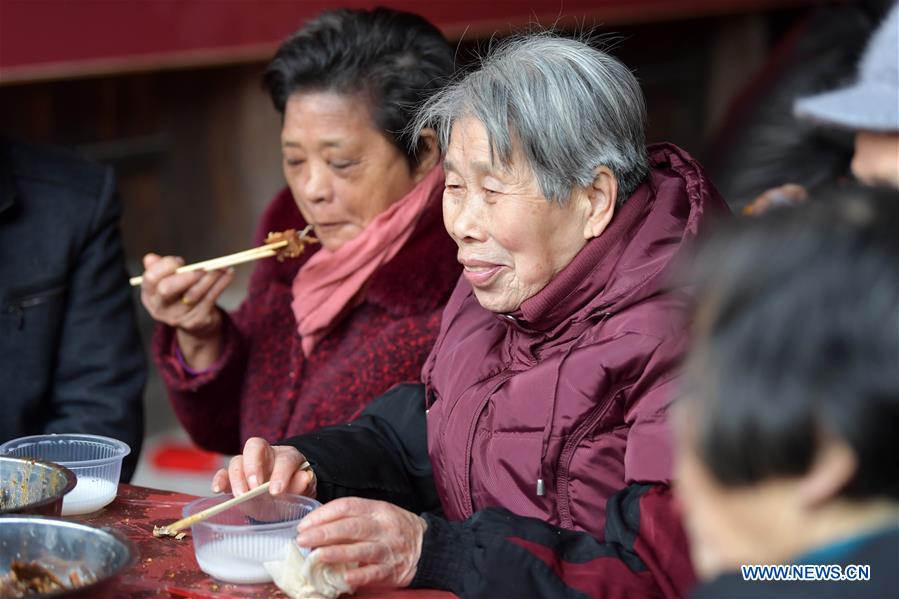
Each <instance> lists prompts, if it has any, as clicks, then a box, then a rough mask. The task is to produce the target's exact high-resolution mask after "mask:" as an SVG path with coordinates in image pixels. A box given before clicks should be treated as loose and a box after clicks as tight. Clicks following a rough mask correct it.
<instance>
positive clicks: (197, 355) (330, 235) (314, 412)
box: [141, 8, 459, 453]
mask: <svg viewBox="0 0 899 599" xmlns="http://www.w3.org/2000/svg"><path fill="white" fill-rule="evenodd" d="M452 71H453V53H452V49H451V47H450V46H449V44H448V43H447V42H446V40H445V39H444V38H443V36H442V35H441V34H440V32H439V31H438V30H437V29H436V28H435V27H434V26H433V25H431V24H430V23H428V22H427V21H425V20H424V19H422V18H420V17H418V16H416V15H412V14H409V13H402V12H397V11H393V10H388V9H383V8H381V9H375V10H373V11H361V10H360V11H357V10H335V11H329V12H326V13H323V14H322V15H321V16H319V17H318V18H316V19H314V20H313V21H311V22H309V23H307V24H306V25H305V26H304V27H303V28H301V29H300V30H299V31H298V32H297V33H296V34H295V35H293V36H292V37H291V38H290V39H288V40H287V41H286V42H285V43H284V44H283V45H282V46H281V48H280V49H279V50H278V52H277V54H276V55H275V57H274V59H273V60H272V62H271V63H270V64H269V66H268V69H267V70H266V72H265V76H264V84H265V87H266V89H267V90H268V92H269V94H270V95H271V98H272V102H273V104H274V106H275V108H276V109H277V110H278V112H279V113H280V114H281V115H282V130H281V145H282V151H283V157H284V163H283V169H284V176H285V178H286V180H287V184H288V186H287V188H286V189H284V190H283V191H281V192H280V193H279V194H278V195H277V196H276V197H275V199H274V200H273V201H272V203H271V204H270V205H269V207H268V209H267V210H266V212H265V214H264V215H263V217H262V221H261V223H260V224H259V226H258V228H257V234H256V238H257V240H258V241H260V242H261V240H262V239H263V238H264V237H265V235H266V234H267V232H269V231H275V230H283V229H287V228H296V229H301V228H303V227H305V226H306V225H307V224H309V225H312V227H313V229H314V231H315V236H316V237H317V238H318V239H319V240H320V242H321V247H320V248H319V247H318V246H313V247H311V248H309V249H307V251H306V253H305V254H304V255H303V256H302V257H301V258H300V259H298V260H290V261H285V262H277V261H274V260H267V261H264V262H261V263H259V264H258V266H257V267H256V270H255V272H254V273H253V277H252V280H251V282H250V289H249V294H248V296H247V299H246V300H245V301H244V303H243V304H242V305H241V307H240V308H239V309H238V310H237V311H236V312H233V313H231V314H228V313H226V312H224V311H223V310H221V309H220V308H218V307H217V306H216V300H217V298H218V297H219V295H220V294H221V293H222V291H223V290H224V289H225V287H227V285H228V284H229V283H230V282H231V280H232V278H233V277H232V274H231V273H230V272H221V271H214V272H207V273H203V272H191V273H182V274H175V272H174V271H175V269H176V268H177V267H178V266H179V265H181V264H182V263H183V261H182V260H181V259H180V258H177V257H172V256H169V257H159V256H156V255H153V254H149V255H147V256H145V258H144V265H145V268H146V272H145V273H144V280H143V286H142V289H141V299H142V301H143V304H144V306H146V308H147V310H148V311H149V312H150V314H151V315H152V316H153V318H154V319H155V320H156V321H157V322H158V323H159V324H158V326H157V330H156V334H155V336H154V341H153V353H154V357H155V361H156V364H157V366H158V367H159V369H160V371H161V373H162V376H163V379H164V381H165V383H166V386H167V387H168V391H169V395H170V397H171V400H172V403H173V405H174V407H175V411H176V412H177V414H178V417H179V419H180V420H181V422H182V424H184V426H185V427H186V428H187V430H188V431H189V433H190V434H191V436H192V438H193V439H194V441H196V442H197V443H198V444H199V445H200V446H202V447H204V448H207V449H211V450H216V451H221V452H224V453H235V452H238V451H239V450H240V448H241V446H242V444H243V442H244V441H245V440H246V439H247V438H249V437H251V436H259V437H264V438H267V439H271V440H277V439H280V438H283V437H284V436H289V435H292V434H298V433H301V432H304V431H307V430H310V429H313V428H316V427H319V426H323V425H326V424H334V423H339V422H344V421H346V420H349V419H350V418H351V417H353V416H354V415H355V414H356V412H358V411H359V410H360V409H361V408H362V407H363V406H364V405H365V403H366V401H367V399H369V398H372V397H376V396H377V395H379V394H380V393H383V392H384V391H386V390H387V389H388V388H390V387H391V386H392V385H394V384H395V383H398V382H402V381H406V380H415V379H417V378H418V375H419V373H420V371H421V367H422V364H423V363H424V361H425V358H426V357H427V353H428V350H429V349H430V347H431V346H432V345H433V342H434V339H435V337H436V335H437V331H438V327H439V324H440V312H441V309H442V307H443V304H444V303H445V302H446V300H447V298H448V297H449V294H450V292H451V291H452V286H453V284H454V282H455V280H456V277H457V276H458V273H459V266H458V264H457V263H456V261H455V253H456V252H455V244H453V242H452V240H451V239H449V237H447V235H446V233H445V231H444V230H443V228H442V226H441V209H440V197H441V194H442V191H443V169H442V167H441V164H440V152H439V149H438V147H437V142H436V137H435V135H434V133H433V131H431V132H426V134H425V135H424V136H422V137H421V138H420V139H418V140H417V143H415V144H412V143H411V142H410V139H409V137H408V133H407V131H408V125H409V123H410V121H411V119H412V118H413V115H414V111H415V109H416V107H417V106H418V105H419V104H421V102H422V101H424V100H426V99H427V98H428V97H430V95H431V94H433V93H434V92H435V91H437V90H438V89H440V88H441V87H442V86H443V84H444V83H445V82H446V81H447V79H448V78H449V76H450V75H451V74H452Z"/></svg>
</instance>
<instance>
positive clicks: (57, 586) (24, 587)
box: [0, 561, 94, 599]
mask: <svg viewBox="0 0 899 599" xmlns="http://www.w3.org/2000/svg"><path fill="white" fill-rule="evenodd" d="M93 582H94V579H93V576H92V575H90V574H89V575H87V576H85V575H83V574H79V573H78V571H77V570H72V571H71V572H69V575H68V582H64V581H62V580H60V579H59V577H58V576H57V575H56V574H54V573H53V572H51V571H50V570H48V569H47V568H45V567H44V566H42V565H40V564H39V563H37V562H16V561H14V562H12V564H11V566H10V572H9V574H7V575H5V576H0V597H2V598H3V599H12V598H16V597H27V596H29V595H41V594H44V593H55V592H57V591H63V590H66V589H78V588H81V587H83V586H85V585H89V584H91V583H93Z"/></svg>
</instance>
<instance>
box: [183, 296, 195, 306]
mask: <svg viewBox="0 0 899 599" xmlns="http://www.w3.org/2000/svg"><path fill="white" fill-rule="evenodd" d="M181 303H182V304H184V305H185V306H192V305H193V301H191V300H190V299H188V297H187V296H186V295H182V296H181Z"/></svg>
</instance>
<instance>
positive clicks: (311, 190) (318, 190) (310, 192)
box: [303, 166, 331, 203]
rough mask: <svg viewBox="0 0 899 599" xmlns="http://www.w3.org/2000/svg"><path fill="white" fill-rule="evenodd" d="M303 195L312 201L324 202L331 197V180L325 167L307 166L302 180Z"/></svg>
mask: <svg viewBox="0 0 899 599" xmlns="http://www.w3.org/2000/svg"><path fill="white" fill-rule="evenodd" d="M303 195H304V196H305V197H306V200H307V201H309V202H313V203H320V202H325V201H327V200H329V199H330V198H331V180H330V177H329V176H328V172H327V169H324V168H321V167H315V166H310V167H309V169H308V170H307V173H306V177H305V179H304V180H303Z"/></svg>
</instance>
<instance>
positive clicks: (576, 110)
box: [417, 34, 649, 312]
mask: <svg viewBox="0 0 899 599" xmlns="http://www.w3.org/2000/svg"><path fill="white" fill-rule="evenodd" d="M645 118H646V117H645V108H644V101H643V94H642V92H641V90H640V87H639V85H638V83H637V81H636V79H635V78H634V76H633V75H632V74H631V72H630V71H629V70H628V69H627V68H626V67H625V66H624V65H623V64H621V63H620V62H619V61H617V60H616V59H615V58H613V57H612V56H610V55H608V54H606V53H604V52H601V51H599V50H597V49H595V48H592V47H590V46H589V45H587V44H586V43H583V42H580V41H577V40H572V39H563V38H559V37H556V36H553V35H550V34H537V35H529V36H523V37H517V38H514V39H511V40H508V41H505V42H502V43H501V44H499V46H498V48H496V49H495V50H494V51H493V52H491V53H490V55H489V56H488V57H487V58H485V59H484V60H483V62H482V64H481V65H480V68H479V69H478V70H476V71H474V72H472V73H470V74H469V75H468V76H466V77H465V78H464V79H462V80H460V81H458V82H456V83H454V84H453V85H451V86H449V87H447V88H445V89H444V90H441V91H440V92H439V93H438V94H436V95H435V96H434V97H433V98H432V99H431V100H430V101H429V102H428V103H427V104H426V105H425V107H424V109H423V110H422V111H421V113H420V115H419V118H418V120H417V129H418V130H419V131H420V130H423V129H425V128H427V127H434V129H435V130H436V131H437V137H438V140H439V141H440V146H441V148H442V149H444V150H445V153H446V160H445V162H444V169H445V170H446V190H445V192H444V196H443V214H444V224H445V225H446V228H447V231H448V232H449V233H450V235H451V236H452V238H453V240H454V241H455V242H456V244H457V245H458V247H459V252H458V256H459V261H460V262H461V263H462V264H463V266H464V267H465V270H464V275H465V277H466V278H467V279H468V281H469V282H470V283H471V285H472V287H473V289H474V293H475V296H476V297H477V299H478V301H479V302H480V303H481V305H482V306H484V307H485V308H487V309H488V310H492V311H494V312H512V311H514V310H516V309H518V308H519V307H520V306H521V303H522V302H523V301H524V300H526V299H528V298H529V297H531V296H533V295H534V294H536V293H537V292H539V291H540V290H541V289H542V288H543V287H545V286H546V284H547V283H549V281H551V280H552V278H553V277H554V276H555V275H556V274H557V273H558V272H559V271H561V270H562V269H563V268H564V267H565V266H566V265H568V264H569V263H570V262H571V260H572V259H573V258H574V256H575V255H576V254H577V253H578V252H579V251H580V249H581V248H582V247H583V246H584V245H585V244H586V243H587V242H588V241H589V240H590V239H592V238H594V237H597V236H599V235H600V234H602V232H603V231H604V230H605V228H606V227H607V226H608V224H609V222H610V221H611V219H612V216H613V214H614V212H615V209H616V206H617V205H619V204H620V203H621V202H623V201H624V200H625V199H626V198H627V197H628V196H629V195H630V194H631V193H632V192H633V191H634V190H635V189H636V188H637V186H638V185H639V184H640V183H641V182H642V180H643V179H644V178H645V176H646V174H647V172H648V170H649V166H648V158H647V154H646V148H645V141H644V124H645Z"/></svg>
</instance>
